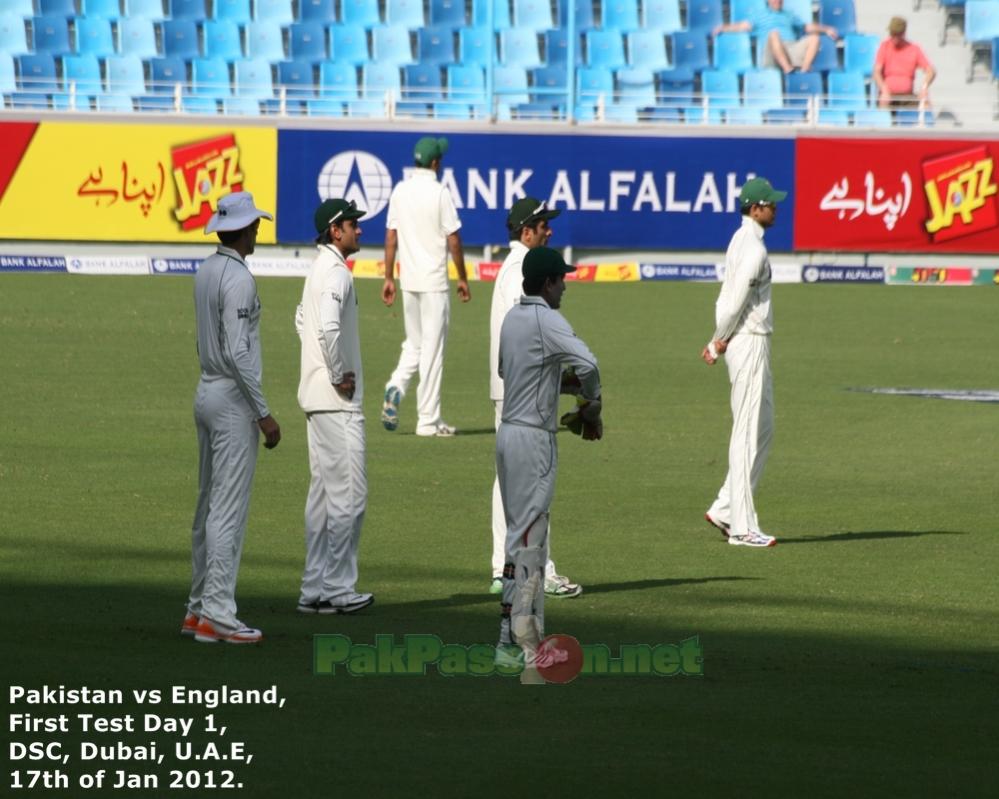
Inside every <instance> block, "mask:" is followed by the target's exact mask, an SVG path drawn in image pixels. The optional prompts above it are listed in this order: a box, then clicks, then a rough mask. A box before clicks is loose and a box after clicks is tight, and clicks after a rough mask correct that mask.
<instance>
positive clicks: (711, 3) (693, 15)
mask: <svg viewBox="0 0 999 799" xmlns="http://www.w3.org/2000/svg"><path fill="white" fill-rule="evenodd" d="M722 22H723V20H722V4H721V0H690V2H688V3H687V30H690V31H695V30H697V31H702V32H703V33H704V34H705V35H707V34H709V33H711V31H713V30H714V29H715V26H717V25H721V24H722Z"/></svg>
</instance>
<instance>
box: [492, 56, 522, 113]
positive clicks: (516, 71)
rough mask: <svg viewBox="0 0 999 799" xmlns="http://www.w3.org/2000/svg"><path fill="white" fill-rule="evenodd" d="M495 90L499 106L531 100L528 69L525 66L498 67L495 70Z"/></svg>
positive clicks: (508, 105)
mask: <svg viewBox="0 0 999 799" xmlns="http://www.w3.org/2000/svg"><path fill="white" fill-rule="evenodd" d="M493 90H494V92H495V93H496V95H497V97H496V101H497V104H498V106H505V107H507V108H509V107H510V106H514V105H519V104H520V103H527V102H530V99H529V98H528V96H527V71H526V70H525V69H524V68H523V67H503V66H501V67H496V69H494V70H493Z"/></svg>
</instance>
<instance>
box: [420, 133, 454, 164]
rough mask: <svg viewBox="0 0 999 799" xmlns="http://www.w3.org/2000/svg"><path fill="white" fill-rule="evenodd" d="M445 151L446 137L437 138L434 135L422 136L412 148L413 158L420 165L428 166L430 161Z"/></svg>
mask: <svg viewBox="0 0 999 799" xmlns="http://www.w3.org/2000/svg"><path fill="white" fill-rule="evenodd" d="M446 152H447V139H438V138H436V137H434V136H424V137H423V138H422V139H420V140H419V141H418V142H417V143H416V147H414V148H413V158H415V159H416V163H418V164H419V165H420V166H430V164H431V162H432V161H435V160H437V159H438V158H440V157H441V156H443V155H444V153H446Z"/></svg>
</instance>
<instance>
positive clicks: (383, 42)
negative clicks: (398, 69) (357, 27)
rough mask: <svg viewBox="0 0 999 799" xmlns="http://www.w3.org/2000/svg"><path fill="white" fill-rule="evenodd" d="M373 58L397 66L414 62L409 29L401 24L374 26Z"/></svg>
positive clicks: (378, 61) (372, 38) (372, 34)
mask: <svg viewBox="0 0 999 799" xmlns="http://www.w3.org/2000/svg"><path fill="white" fill-rule="evenodd" d="M334 57H335V56H334ZM371 59H372V61H375V62H377V63H381V64H394V65H396V66H403V65H405V64H412V63H413V47H412V44H411V43H410V37H409V29H408V28H404V27H402V26H401V25H382V26H379V27H376V28H372V29H371Z"/></svg>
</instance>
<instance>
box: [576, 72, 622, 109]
mask: <svg viewBox="0 0 999 799" xmlns="http://www.w3.org/2000/svg"><path fill="white" fill-rule="evenodd" d="M601 97H602V98H603V102H604V103H605V104H606V105H610V104H611V103H612V102H613V100H614V73H613V72H611V70H610V69H608V68H607V67H581V68H580V69H579V70H577V71H576V99H577V101H578V102H579V103H580V104H581V105H594V104H596V103H597V101H598V100H599V99H600V98H601Z"/></svg>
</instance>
